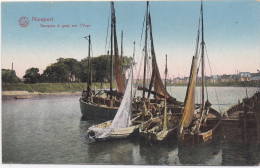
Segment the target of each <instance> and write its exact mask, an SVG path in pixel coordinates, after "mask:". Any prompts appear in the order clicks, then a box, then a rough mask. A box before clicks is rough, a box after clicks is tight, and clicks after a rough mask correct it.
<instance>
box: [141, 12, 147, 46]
mask: <svg viewBox="0 0 260 168" xmlns="http://www.w3.org/2000/svg"><path fill="white" fill-rule="evenodd" d="M145 16H146V15H144V21H145ZM144 21H143V27H142V33H141V39H140V47H141V44H142V39H143V31H144Z"/></svg>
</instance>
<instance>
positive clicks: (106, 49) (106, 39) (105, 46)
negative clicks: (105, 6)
mask: <svg viewBox="0 0 260 168" xmlns="http://www.w3.org/2000/svg"><path fill="white" fill-rule="evenodd" d="M109 18H110V11H109V14H108V21H107V35H106V45H105V54H106V53H107V36H108V29H109V20H110V19H109Z"/></svg>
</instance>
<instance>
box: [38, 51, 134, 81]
mask: <svg viewBox="0 0 260 168" xmlns="http://www.w3.org/2000/svg"><path fill="white" fill-rule="evenodd" d="M90 61H91V74H92V81H93V82H101V83H104V82H108V81H109V79H110V56H107V55H101V56H99V57H92V58H91V59H90ZM114 64H115V63H114V59H113V67H114ZM130 64H131V58H129V57H126V56H124V57H123V61H122V67H123V71H126V70H127V69H129V68H130ZM113 69H114V68H113ZM88 73H89V72H88V59H87V58H85V59H82V60H81V61H77V60H76V59H73V58H59V59H57V62H56V63H54V64H51V65H49V66H48V67H47V68H46V69H45V70H44V72H43V74H42V78H41V79H42V81H43V82H50V83H64V82H86V81H87V80H88ZM113 78H114V79H115V70H114V71H113Z"/></svg>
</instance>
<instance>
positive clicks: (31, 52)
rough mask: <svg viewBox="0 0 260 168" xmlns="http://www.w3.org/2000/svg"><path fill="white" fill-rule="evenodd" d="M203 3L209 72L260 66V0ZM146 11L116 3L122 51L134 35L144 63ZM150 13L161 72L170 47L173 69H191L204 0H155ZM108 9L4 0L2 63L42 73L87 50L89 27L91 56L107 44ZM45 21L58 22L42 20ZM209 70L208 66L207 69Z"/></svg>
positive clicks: (142, 5) (129, 51) (127, 51)
mask: <svg viewBox="0 0 260 168" xmlns="http://www.w3.org/2000/svg"><path fill="white" fill-rule="evenodd" d="M203 4H204V36H205V37H204V39H205V43H206V48H207V54H208V57H209V62H210V65H211V69H212V75H216V74H234V73H235V71H236V70H238V71H241V72H253V73H255V72H257V69H260V3H259V1H256V0H238V1H234V0H227V1H204V3H203ZM145 10H146V2H145V1H138V2H137V1H132V2H115V12H116V19H117V20H116V21H117V25H116V26H117V37H118V43H119V44H120V41H121V40H120V34H121V30H123V31H124V39H123V40H124V41H123V44H124V46H123V48H124V50H123V51H124V55H127V56H132V55H133V42H134V41H136V59H135V60H136V62H137V63H139V65H140V64H141V63H140V58H141V57H142V48H143V46H144V42H143V40H142V41H141V33H142V26H143V19H144V15H145ZM150 12H151V18H152V29H153V39H154V46H155V53H156V57H157V62H158V66H159V70H160V72H161V74H162V73H163V71H164V68H165V55H166V54H167V55H168V73H169V75H168V76H169V77H178V76H180V77H183V76H188V75H189V71H190V65H191V60H192V56H193V55H194V50H195V43H196V35H197V29H198V20H199V17H200V1H164V2H158V1H157V2H156V1H152V2H150ZM109 16H110V3H109V2H2V4H1V24H2V27H1V33H2V39H1V42H2V43H1V66H2V68H5V69H11V67H12V66H11V65H12V62H13V64H14V70H15V71H16V74H17V76H18V77H20V78H22V76H23V75H24V74H25V71H26V70H27V69H28V68H31V67H37V68H39V69H40V73H42V72H43V70H44V69H45V68H46V66H48V65H50V64H51V63H55V62H56V60H57V59H58V58H60V57H63V58H75V59H77V60H78V61H80V60H81V59H84V58H86V57H87V52H88V46H87V45H88V41H87V40H86V39H84V38H83V37H85V36H87V35H89V34H90V35H91V40H92V49H93V56H94V57H95V56H99V55H101V54H105V50H107V48H108V47H109V46H108V45H106V36H107V26H108V19H109ZM21 17H27V18H28V20H29V24H28V26H26V27H21V26H20V25H19V22H18V20H19V19H20V18H21ZM33 17H37V18H53V21H46V22H41V21H34V20H32V18H33ZM41 24H43V25H55V27H51V28H47V27H41ZM58 24H59V25H60V27H57V25H58ZM82 24H84V25H89V27H83V26H82ZM62 25H70V27H62ZM72 25H77V27H72ZM80 25H81V26H80ZM109 37H110V35H108V38H109ZM107 43H109V41H107ZM119 49H120V46H119ZM207 62H208V61H207V60H206V64H208V63H207ZM210 74H211V73H210V71H209V67H208V68H207V70H206V75H210Z"/></svg>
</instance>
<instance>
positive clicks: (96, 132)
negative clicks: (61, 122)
mask: <svg viewBox="0 0 260 168" xmlns="http://www.w3.org/2000/svg"><path fill="white" fill-rule="evenodd" d="M132 80H133V61H132V66H131V72H130V76H129V79H128V82H127V87H126V90H125V94H124V97H123V99H122V102H121V104H120V107H119V109H118V111H117V113H116V116H115V118H114V119H113V120H111V121H107V122H104V123H101V124H98V125H93V126H91V127H90V128H88V135H89V137H90V138H91V139H94V140H107V139H119V138H126V137H129V136H131V135H133V134H134V133H135V132H137V131H138V128H139V127H140V126H141V124H142V123H145V122H147V121H149V120H150V119H151V118H152V115H151V113H150V114H148V115H145V116H142V115H139V116H137V117H135V118H133V119H132V120H131V116H132Z"/></svg>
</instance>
